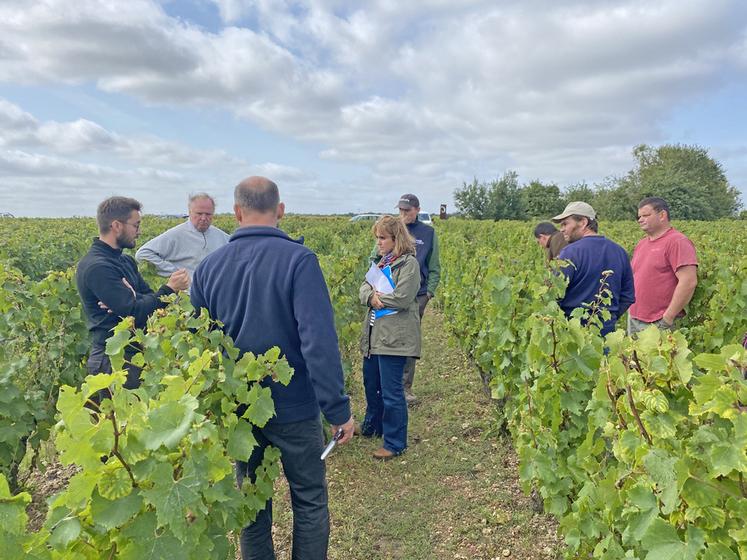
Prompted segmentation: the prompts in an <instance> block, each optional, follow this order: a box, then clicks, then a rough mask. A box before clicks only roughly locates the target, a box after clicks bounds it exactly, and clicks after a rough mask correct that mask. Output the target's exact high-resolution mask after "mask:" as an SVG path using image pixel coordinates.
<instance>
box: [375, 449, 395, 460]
mask: <svg viewBox="0 0 747 560" xmlns="http://www.w3.org/2000/svg"><path fill="white" fill-rule="evenodd" d="M373 456H374V459H378V460H379V461H388V460H390V459H394V458H395V457H396V456H397V455H396V454H395V453H393V452H391V451H389V450H388V449H386V448H385V447H379V448H378V449H377V450H376V451H374V452H373Z"/></svg>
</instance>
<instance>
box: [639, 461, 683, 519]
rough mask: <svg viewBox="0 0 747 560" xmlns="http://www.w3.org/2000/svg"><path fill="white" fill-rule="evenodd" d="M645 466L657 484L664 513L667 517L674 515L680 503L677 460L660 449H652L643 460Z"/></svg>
mask: <svg viewBox="0 0 747 560" xmlns="http://www.w3.org/2000/svg"><path fill="white" fill-rule="evenodd" d="M643 464H644V466H645V468H646V471H647V472H648V473H649V475H650V476H651V478H652V479H653V480H654V482H656V487H657V490H658V495H659V499H660V500H661V502H662V508H661V511H662V513H663V514H665V515H668V514H670V513H672V512H673V511H674V510H675V508H676V507H677V503H678V502H679V495H678V492H677V474H676V469H675V466H676V464H677V458H676V457H671V456H669V455H668V454H667V453H666V452H665V451H662V450H660V449H652V450H651V451H649V453H648V454H647V455H646V456H645V457H644V458H643Z"/></svg>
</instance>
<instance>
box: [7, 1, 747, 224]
mask: <svg viewBox="0 0 747 560" xmlns="http://www.w3.org/2000/svg"><path fill="white" fill-rule="evenodd" d="M194 1H196V2H208V1H211V0H194ZM212 2H213V3H214V4H215V6H216V8H217V10H218V11H219V14H220V17H221V19H222V21H223V22H224V24H225V26H224V27H223V28H222V29H219V30H217V31H215V32H210V31H206V30H205V29H204V28H202V27H201V26H200V25H199V24H198V23H196V22H189V21H186V20H185V19H183V18H177V17H171V16H169V15H168V14H167V13H166V12H165V11H164V10H163V9H162V7H161V5H160V4H158V3H157V2H155V1H150V0H117V1H114V0H111V1H105V0H80V1H78V2H76V3H75V4H70V3H69V2H67V1H66V0H37V1H34V2H28V1H27V0H6V1H5V2H3V3H2V4H0V52H2V53H3V58H2V60H1V61H0V82H6V83H25V84H58V83H66V84H89V83H91V82H93V83H95V84H96V85H97V87H99V88H100V89H102V90H104V91H107V92H111V93H117V94H122V93H123V94H127V95H128V96H131V97H132V98H135V99H137V100H140V101H141V102H143V103H148V104H163V105H167V106H168V105H175V104H176V105H180V106H205V107H211V108H212V107H218V108H221V109H225V110H228V111H231V112H233V113H234V114H236V115H238V116H239V117H241V118H243V119H246V120H248V121H250V122H251V123H253V124H255V125H257V126H259V127H261V128H263V129H265V130H268V131H271V132H273V133H275V134H277V135H279V136H280V137H289V138H292V139H294V140H302V141H306V142H313V143H314V144H315V145H318V146H320V150H319V151H320V158H321V159H323V160H325V161H327V162H336V163H354V164H357V165H362V166H365V168H367V169H368V171H369V175H368V176H367V177H365V178H364V177H362V176H360V177H356V178H354V180H353V182H355V183H356V184H359V185H360V188H361V189H363V191H364V192H370V193H372V194H371V196H374V193H377V192H380V182H384V183H390V182H391V183H394V182H396V181H409V182H411V183H412V186H413V190H416V189H417V186H418V184H423V185H426V184H427V185H433V187H432V188H433V189H435V190H436V192H438V193H439V198H442V197H443V196H445V195H443V194H442V193H446V192H448V191H447V189H450V190H453V188H454V187H455V186H458V185H459V184H461V180H470V179H471V178H472V176H474V175H478V176H481V177H485V176H486V175H487V176H496V175H499V174H500V173H502V172H503V171H504V170H505V169H506V167H507V166H510V167H511V168H513V169H517V170H519V171H520V172H521V173H522V177H524V176H525V175H526V178H527V179H528V178H535V177H543V178H545V179H547V180H556V181H566V180H567V181H568V182H574V181H575V180H581V179H587V180H591V181H593V180H598V179H601V178H603V177H604V176H606V175H610V174H615V173H622V172H624V171H625V170H627V169H628V168H630V167H631V165H632V159H631V158H630V155H629V153H630V149H631V147H632V146H633V145H635V144H638V143H641V142H647V143H656V142H658V141H661V140H662V139H663V138H664V134H663V133H662V127H663V123H664V122H665V121H666V119H667V118H668V116H669V114H670V113H671V111H672V110H673V109H674V108H676V107H681V106H682V105H683V104H685V103H688V102H690V101H692V100H695V99H698V98H700V97H702V96H706V95H709V94H711V93H713V92H716V91H718V89H719V88H720V87H722V86H723V85H724V84H726V83H729V82H730V81H732V82H738V81H740V80H744V78H745V76H746V75H747V62H745V61H747V55H746V54H745V53H747V33H746V32H745V30H746V29H747V5H746V4H744V3H743V2H742V1H741V0H663V1H660V2H656V3H651V2H648V1H644V0H627V1H612V0H605V1H594V2H592V1H590V0H587V1H583V0H575V1H571V2H562V3H559V2H555V1H551V0H525V1H519V0H515V1H508V2H501V3H495V2H491V1H487V0H472V1H464V2H453V1H446V0H429V1H423V2H410V3H407V2H405V3H403V2H393V1H391V0H381V1H379V2H363V1H342V0H307V1H305V2H295V1H294V2H291V1H280V0H212ZM178 4H179V3H178V2H171V3H170V6H171V7H172V8H174V10H177V9H178ZM174 10H172V11H174ZM6 109H7V107H6V108H5V109H4V108H3V106H2V105H0V124H2V123H5V122H8V123H9V128H10V129H11V132H9V133H5V134H4V135H3V138H2V139H0V146H2V145H5V146H7V147H13V146H26V145H29V143H31V144H33V142H34V141H36V142H38V143H40V144H41V145H44V146H45V147H46V148H47V149H50V150H53V151H54V153H56V154H58V155H59V154H67V155H68V156H70V157H73V156H75V157H79V156H81V155H82V154H84V153H92V152H99V153H108V154H110V155H112V156H113V157H117V158H121V159H127V160H130V161H133V162H136V163H137V164H139V165H142V166H145V167H148V166H154V167H159V166H161V167H163V166H166V167H168V166H169V165H170V164H173V165H174V166H175V167H176V168H178V170H179V172H180V173H185V170H186V169H188V168H189V167H190V165H191V166H192V167H200V166H205V167H207V166H210V165H219V164H224V163H227V164H228V165H232V164H236V165H240V164H241V162H236V161H231V158H228V156H226V155H225V154H222V153H220V152H218V151H215V152H205V151H198V150H192V149H190V148H189V147H187V146H180V145H176V144H173V143H169V142H166V141H163V140H159V139H158V138H140V139H137V141H134V140H133V139H126V138H122V137H120V136H119V135H117V134H116V133H113V132H111V131H108V130H106V129H104V128H102V127H100V126H98V125H97V124H95V123H93V122H90V121H86V120H79V121H74V122H65V123H56V122H46V123H42V124H39V123H35V122H33V121H29V116H28V115H24V114H23V112H22V111H21V113H19V112H18V111H17V110H15V111H11V110H6ZM16 109H17V108H16ZM728 148H729V147H728V146H723V147H719V149H721V150H722V151H724V152H726V151H728ZM273 165H284V166H286V167H287V165H286V164H285V163H282V164H280V163H277V164H273ZM735 167H736V168H738V166H735ZM267 169H268V174H269V172H272V171H274V172H276V173H277V174H278V175H279V176H283V177H287V178H288V180H289V181H291V180H295V181H296V182H297V183H298V184H299V185H300V184H302V183H303V184H305V185H314V184H316V183H315V181H321V180H322V179H321V178H318V177H313V176H311V177H305V174H304V173H303V172H301V171H298V170H296V171H293V172H291V173H290V174H288V173H287V172H286V171H287V170H286V169H285V168H283V167H279V168H267ZM293 173H297V177H294V175H293ZM331 183H334V181H331ZM397 190H401V189H397ZM343 193H344V191H341V198H342V199H344V194H343ZM344 202H345V201H344V200H341V202H340V204H339V206H338V207H337V208H336V209H341V210H344V209H345V208H344Z"/></svg>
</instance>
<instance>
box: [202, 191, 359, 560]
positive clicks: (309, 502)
mask: <svg viewBox="0 0 747 560" xmlns="http://www.w3.org/2000/svg"><path fill="white" fill-rule="evenodd" d="M234 202H235V204H234V212H235V214H236V219H237V220H238V222H239V227H238V229H237V230H236V231H235V232H234V234H233V235H232V236H231V239H230V240H229V242H228V245H225V246H223V247H221V248H220V249H218V250H216V251H215V252H213V253H211V254H210V255H208V256H207V257H206V258H205V260H203V261H202V263H200V265H199V266H198V267H197V270H195V273H194V277H193V284H192V303H193V304H194V306H195V308H197V309H199V308H201V307H204V308H206V309H207V310H208V312H209V313H210V316H211V317H212V318H213V319H217V320H219V321H221V322H222V323H223V325H224V327H223V330H224V331H225V332H226V334H228V335H230V336H231V338H233V340H234V342H235V344H236V346H237V347H238V348H239V349H240V350H241V351H242V352H252V353H254V354H262V353H264V352H266V351H267V350H269V349H270V348H272V347H273V346H278V347H279V348H280V351H281V353H282V355H283V356H285V358H286V359H287V360H288V363H289V364H290V365H291V367H293V369H294V374H293V378H292V379H291V382H290V384H289V385H288V386H283V385H281V384H279V383H277V382H274V381H272V380H266V381H264V382H263V383H264V384H265V385H266V386H269V387H270V389H271V390H272V398H273V401H274V402H275V413H276V415H275V417H274V418H272V419H271V420H270V421H269V422H268V423H267V425H266V426H265V427H264V428H261V429H259V428H256V429H255V434H254V435H255V437H256V439H257V442H258V444H259V445H257V446H256V447H255V448H254V450H253V451H252V455H251V457H248V458H247V461H246V462H244V461H240V462H238V463H237V465H236V471H237V478H238V482H239V485H241V483H242V481H243V479H244V477H247V476H248V477H249V478H250V479H251V480H254V476H255V474H254V473H255V470H256V468H257V466H258V465H259V464H260V463H261V461H262V456H263V454H264V450H265V448H266V447H267V446H268V445H274V446H275V447H277V448H279V449H280V451H281V453H282V457H281V460H282V463H283V470H284V472H285V476H286V478H287V479H288V484H289V486H290V491H291V503H292V506H293V557H294V558H307V559H309V560H316V559H318V560H322V559H324V558H326V557H327V546H328V541H329V511H328V507H327V484H326V480H325V469H324V462H323V461H322V460H321V459H320V456H321V454H322V450H323V448H324V439H323V433H322V424H321V419H320V417H319V412H320V410H321V412H322V414H324V417H325V418H326V419H327V421H328V422H329V423H330V424H331V425H332V430H333V431H337V429H338V428H341V429H342V430H343V436H342V438H341V439H340V440H339V442H338V443H346V442H347V441H349V440H350V438H351V437H352V436H353V431H354V428H353V418H352V416H351V413H350V401H349V398H348V396H347V395H346V394H345V387H344V379H343V371H342V362H341V359H340V352H339V346H338V342H337V333H336V332H335V326H334V316H333V311H332V304H331V302H330V299H329V292H328V290H327V285H326V283H325V281H324V276H323V275H322V270H321V268H320V267H319V261H318V260H317V257H316V255H315V254H314V253H313V252H312V251H311V250H309V249H307V248H306V247H304V246H303V245H302V242H299V241H295V240H293V239H291V238H290V237H288V235H286V234H285V233H284V232H283V231H281V230H280V229H278V227H277V225H278V222H279V221H280V219H281V218H282V217H283V214H284V212H285V206H284V204H283V203H282V202H280V196H279V193H278V188H277V185H275V183H273V182H272V181H270V180H269V179H266V178H264V177H249V178H248V179H245V180H243V181H242V182H241V183H239V184H238V186H237V187H236V190H235V192H234ZM271 530H272V502H271V501H270V502H269V503H268V505H267V507H265V509H264V510H263V511H261V512H260V513H259V514H257V518H256V519H255V521H254V522H253V523H252V524H250V525H248V526H247V527H245V528H244V529H243V531H242V532H241V554H242V556H243V558H244V559H248V558H252V559H274V558H275V554H274V551H273V543H272V533H271Z"/></svg>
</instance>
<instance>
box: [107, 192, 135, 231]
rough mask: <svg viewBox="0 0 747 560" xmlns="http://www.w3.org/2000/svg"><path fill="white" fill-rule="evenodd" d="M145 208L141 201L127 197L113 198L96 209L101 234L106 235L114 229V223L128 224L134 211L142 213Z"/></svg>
mask: <svg viewBox="0 0 747 560" xmlns="http://www.w3.org/2000/svg"><path fill="white" fill-rule="evenodd" d="M142 207H143V205H142V204H140V202H139V201H137V200H135V199H134V198H128V197H126V196H111V197H109V198H107V199H106V200H104V201H103V202H102V203H101V204H99V207H98V208H97V209H96V223H97V224H98V226H99V233H101V234H106V233H109V232H110V231H111V229H112V222H114V221H117V222H126V221H127V218H129V217H130V214H132V211H133V210H137V211H138V212H140V210H141V208H142Z"/></svg>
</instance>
